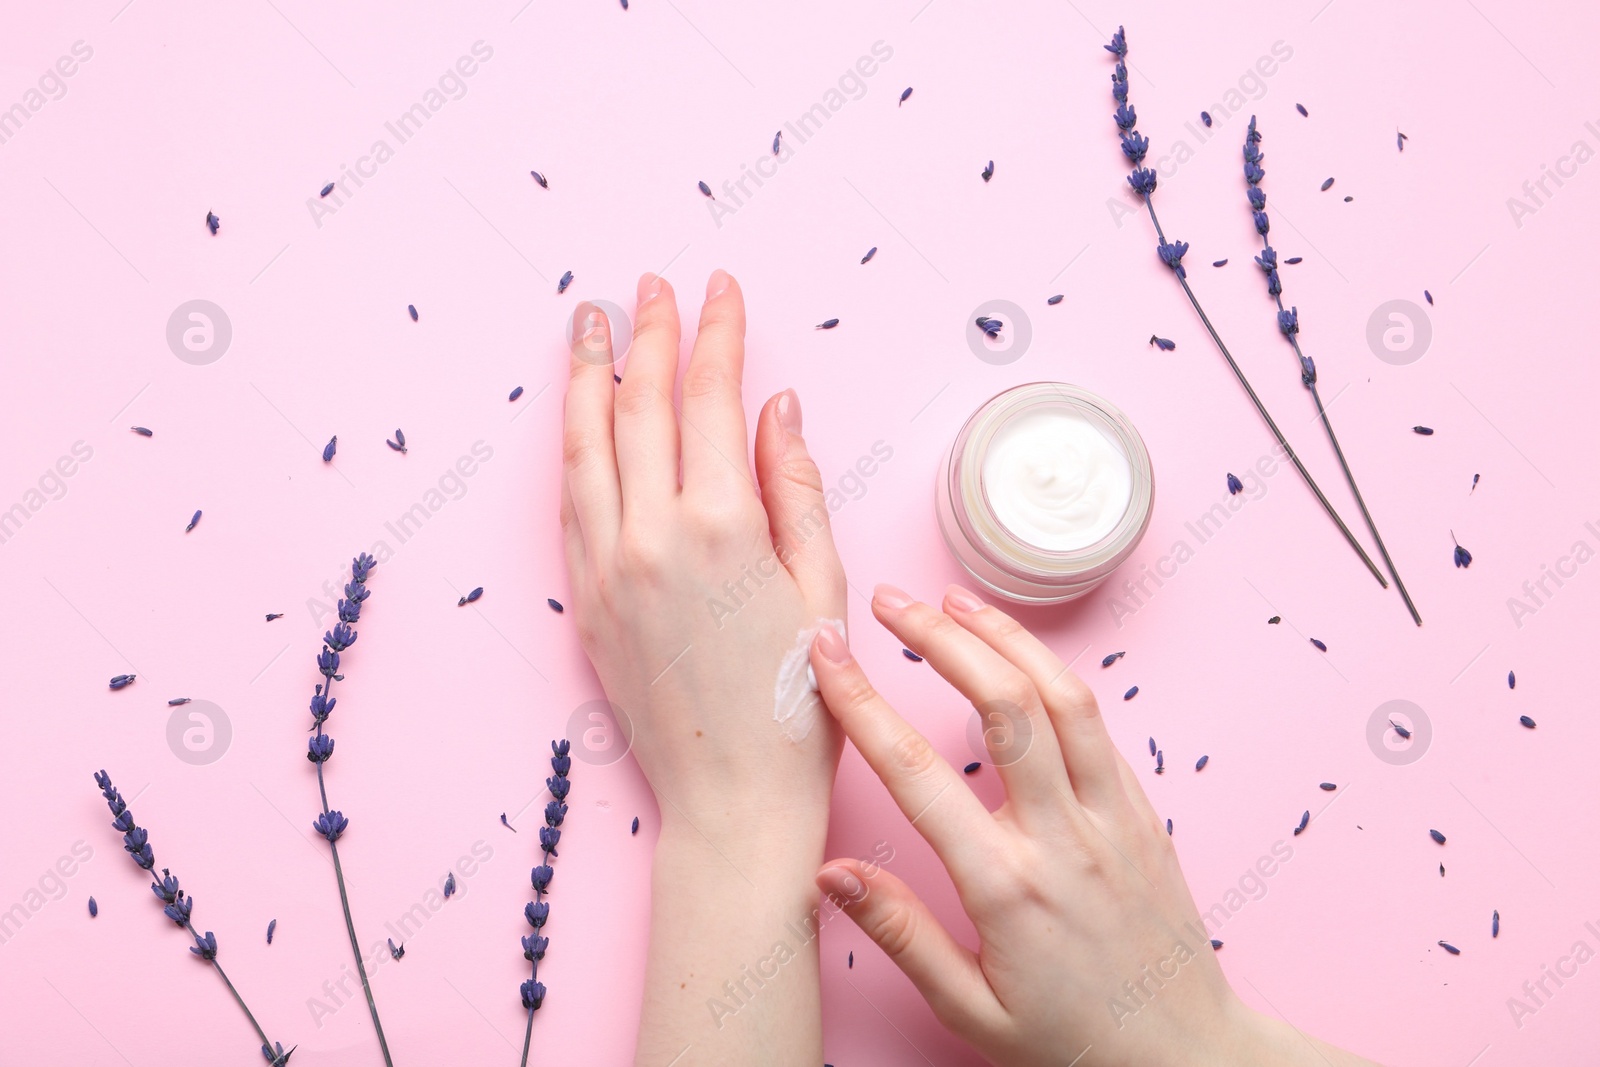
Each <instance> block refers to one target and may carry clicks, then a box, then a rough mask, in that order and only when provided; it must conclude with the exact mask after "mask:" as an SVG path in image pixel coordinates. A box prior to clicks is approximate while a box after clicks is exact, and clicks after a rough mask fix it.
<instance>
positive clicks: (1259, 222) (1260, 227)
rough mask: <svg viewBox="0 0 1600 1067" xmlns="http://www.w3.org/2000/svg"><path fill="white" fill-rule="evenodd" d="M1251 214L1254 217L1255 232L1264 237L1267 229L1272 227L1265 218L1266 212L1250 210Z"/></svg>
mask: <svg viewBox="0 0 1600 1067" xmlns="http://www.w3.org/2000/svg"><path fill="white" fill-rule="evenodd" d="M1251 215H1252V217H1253V218H1254V219H1255V224H1256V232H1257V233H1259V234H1260V235H1261V236H1263V237H1265V236H1266V235H1267V231H1268V230H1270V229H1271V228H1272V223H1271V222H1270V221H1269V220H1268V219H1267V213H1266V212H1265V211H1256V212H1252V213H1251Z"/></svg>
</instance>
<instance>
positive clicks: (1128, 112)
mask: <svg viewBox="0 0 1600 1067" xmlns="http://www.w3.org/2000/svg"><path fill="white" fill-rule="evenodd" d="M1112 117H1113V118H1114V119H1116V120H1117V127H1118V128H1119V129H1121V130H1123V131H1125V132H1128V133H1132V132H1133V128H1134V126H1136V125H1137V124H1138V122H1139V113H1138V112H1136V111H1135V110H1134V109H1133V108H1131V107H1129V106H1128V105H1127V104H1119V105H1118V106H1117V110H1116V113H1115V114H1114V115H1113V116H1112Z"/></svg>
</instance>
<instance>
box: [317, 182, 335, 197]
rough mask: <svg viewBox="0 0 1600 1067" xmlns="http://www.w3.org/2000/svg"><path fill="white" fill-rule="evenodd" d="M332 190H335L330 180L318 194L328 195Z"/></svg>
mask: <svg viewBox="0 0 1600 1067" xmlns="http://www.w3.org/2000/svg"><path fill="white" fill-rule="evenodd" d="M331 192H333V183H332V182H329V183H328V184H327V185H324V186H323V187H322V192H320V193H318V194H317V195H318V196H327V195H328V194H329V193H331Z"/></svg>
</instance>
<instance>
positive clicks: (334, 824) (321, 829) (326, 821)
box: [311, 811, 350, 845]
mask: <svg viewBox="0 0 1600 1067" xmlns="http://www.w3.org/2000/svg"><path fill="white" fill-rule="evenodd" d="M311 825H312V827H313V828H314V829H315V830H316V831H317V833H319V834H321V835H322V836H323V837H326V838H327V839H328V843H329V844H330V845H331V844H333V842H335V841H337V840H339V835H341V834H343V833H344V832H345V829H346V828H347V827H348V826H349V825H350V820H349V819H346V818H345V817H344V813H343V812H340V811H330V812H327V813H326V814H323V815H318V816H317V821H316V822H314V823H312V824H311Z"/></svg>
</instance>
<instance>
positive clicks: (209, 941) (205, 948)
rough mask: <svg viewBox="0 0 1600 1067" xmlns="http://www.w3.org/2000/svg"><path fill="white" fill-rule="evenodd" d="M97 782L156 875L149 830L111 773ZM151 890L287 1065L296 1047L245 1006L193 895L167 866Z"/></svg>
mask: <svg viewBox="0 0 1600 1067" xmlns="http://www.w3.org/2000/svg"><path fill="white" fill-rule="evenodd" d="M94 784H95V785H97V786H99V787H100V795H101V796H103V797H105V798H106V806H107V807H109V808H110V809H111V814H112V816H113V818H112V820H111V825H112V827H113V828H114V829H116V830H117V831H118V832H119V833H121V834H122V847H123V849H124V850H125V851H126V852H127V853H128V855H129V856H130V857H132V859H133V862H134V863H136V864H138V865H139V868H140V869H141V870H144V871H149V872H152V873H151V875H150V877H152V878H156V876H155V874H154V871H155V867H156V856H155V851H154V850H153V849H152V848H151V847H150V832H149V831H148V830H146V829H145V828H144V827H142V826H140V825H138V824H137V823H135V822H134V821H133V812H132V811H130V810H129V809H128V805H127V803H126V802H125V801H124V800H123V799H122V793H121V792H119V791H118V790H117V787H116V786H114V785H112V784H111V776H110V775H108V774H107V773H106V772H105V771H96V772H95V775H94ZM150 891H151V892H152V893H154V894H155V895H156V899H158V900H160V901H161V903H162V909H161V910H162V913H163V914H165V915H166V917H167V918H169V919H171V920H172V921H173V922H174V923H176V924H177V925H178V926H179V927H181V928H182V929H183V930H184V932H186V933H187V934H188V935H189V936H190V937H192V938H194V944H193V945H191V946H190V947H189V951H190V952H192V953H194V954H195V956H196V957H198V958H199V959H202V960H204V961H205V962H206V963H209V964H210V965H211V967H212V969H213V970H215V971H216V972H217V977H218V978H221V979H222V984H223V985H225V986H227V987H228V992H229V993H231V994H233V999H234V1003H236V1004H238V1005H239V1010H240V1011H242V1012H244V1016H245V1018H246V1019H249V1020H250V1026H251V1027H252V1028H253V1029H254V1030H255V1032H256V1036H257V1037H259V1038H260V1039H261V1052H262V1054H263V1055H264V1056H265V1057H266V1060H267V1062H268V1063H269V1064H271V1065H272V1067H285V1065H286V1064H287V1063H288V1062H289V1057H290V1056H291V1055H292V1054H293V1053H294V1049H292V1048H291V1049H290V1050H289V1051H288V1052H285V1051H284V1050H283V1045H282V1044H274V1043H273V1042H272V1041H271V1040H270V1039H269V1038H268V1037H267V1033H266V1031H265V1030H263V1029H262V1028H261V1024H260V1023H258V1022H257V1021H256V1017H255V1015H254V1014H253V1013H252V1012H251V1011H250V1009H249V1007H247V1006H246V1005H245V1002H244V998H243V997H241V996H240V995H239V990H238V989H236V988H234V984H233V982H232V981H231V980H230V979H229V978H228V974H227V972H226V971H224V970H223V969H222V964H220V963H218V962H217V935H216V934H213V933H212V932H211V931H210V930H207V931H206V932H205V933H204V934H201V933H199V932H198V931H196V930H195V928H194V922H193V920H192V915H193V912H194V897H192V896H189V895H188V894H186V893H185V892H184V891H183V889H182V887H181V886H180V885H179V884H178V879H177V876H176V875H174V874H173V873H172V871H171V870H170V869H168V868H166V867H163V868H162V869H161V877H160V878H156V880H155V881H153V882H151V883H150Z"/></svg>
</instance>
